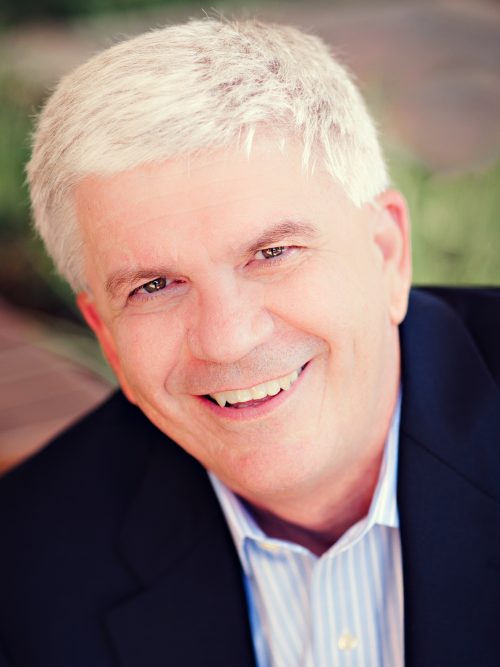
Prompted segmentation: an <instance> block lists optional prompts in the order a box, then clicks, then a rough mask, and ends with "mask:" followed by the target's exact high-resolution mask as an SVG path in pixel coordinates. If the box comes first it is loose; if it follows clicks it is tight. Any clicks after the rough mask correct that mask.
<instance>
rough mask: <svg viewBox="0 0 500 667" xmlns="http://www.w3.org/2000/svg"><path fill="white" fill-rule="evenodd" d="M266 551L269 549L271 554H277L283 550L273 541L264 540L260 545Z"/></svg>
mask: <svg viewBox="0 0 500 667" xmlns="http://www.w3.org/2000/svg"><path fill="white" fill-rule="evenodd" d="M260 546H261V547H262V549H264V551H268V552H269V553H270V554H277V553H279V552H280V551H281V547H280V546H279V545H277V544H273V542H262V544H261V545H260Z"/></svg>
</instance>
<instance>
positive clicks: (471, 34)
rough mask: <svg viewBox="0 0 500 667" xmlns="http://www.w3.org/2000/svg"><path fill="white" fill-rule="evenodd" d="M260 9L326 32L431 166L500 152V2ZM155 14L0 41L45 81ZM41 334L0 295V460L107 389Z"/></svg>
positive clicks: (37, 442) (393, 126)
mask: <svg viewBox="0 0 500 667" xmlns="http://www.w3.org/2000/svg"><path fill="white" fill-rule="evenodd" d="M247 13H249V12H247ZM259 15H260V16H261V17H264V18H266V17H271V18H274V19H277V20H280V21H282V22H289V23H295V24H298V25H303V26H305V27H306V28H310V29H311V30H314V31H316V32H318V33H319V34H321V35H322V36H323V37H325V38H326V39H327V40H328V41H330V42H331V43H332V44H334V45H335V50H336V51H337V52H339V53H340V54H342V56H343V59H344V61H345V62H346V63H348V64H349V66H350V67H351V69H352V70H353V71H354V72H355V73H356V75H357V76H358V78H359V80H360V82H361V85H362V87H363V88H364V89H365V90H366V92H367V93H368V95H369V97H370V98H371V100H372V107H374V108H375V112H376V115H377V116H378V118H379V122H380V125H381V126H382V128H383V132H384V135H389V137H390V138H392V139H394V140H395V141H397V142H399V143H401V144H403V145H404V146H407V147H408V148H409V150H410V151H411V152H413V153H414V154H415V155H416V156H417V157H419V158H420V159H421V160H422V161H424V162H426V163H427V164H429V165H430V166H432V167H433V168H436V169H442V170H456V169H461V168H470V167H471V166H475V165H481V164H484V163H487V162H489V161H491V160H495V159H498V158H499V157H500V122H499V118H500V5H498V4H494V3H489V2H482V1H481V0H470V1H469V2H457V1H455V2H451V1H449V2H433V3H431V2H424V1H420V2H399V3H397V4H396V3H394V2H390V3H388V4H385V5H384V4H380V3H373V2H372V3H369V4H363V3H360V2H356V3H352V5H345V4H343V5H341V6H340V7H338V8H332V6H328V5H326V4H323V5H321V6H319V7H316V8H314V6H312V5H309V4H308V5H307V8H306V5H305V3H301V4H296V3H294V4H287V5H286V6H283V8H281V9H280V8H279V7H278V8H274V9H272V10H271V9H265V10H261V11H259ZM162 19H163V20H164V19H168V20H172V16H171V15H166V16H163V15H161V16H160V15H158V14H155V15H150V16H149V18H148V19H142V21H143V24H141V20H140V19H136V20H135V21H134V22H133V24H130V23H127V24H124V23H122V24H118V23H117V22H116V21H115V23H113V24H105V23H102V24H101V26H100V28H99V30H98V31H97V30H96V26H95V24H87V25H79V26H77V27H74V28H72V29H71V30H65V31H62V30H60V29H56V28H54V29H52V30H51V31H49V32H48V30H47V28H44V29H35V28H33V29H31V30H29V31H26V30H25V31H23V32H19V33H11V34H4V35H3V46H4V48H5V47H6V48H8V49H9V58H10V62H11V64H12V66H13V67H15V68H16V69H17V70H18V71H19V72H22V73H23V75H24V76H26V77H28V78H29V77H33V78H37V79H38V80H40V79H43V81H44V82H45V83H46V84H47V85H48V84H50V83H52V82H53V81H54V80H55V79H56V78H57V77H58V76H59V75H61V74H62V73H63V72H64V70H66V69H68V68H70V67H72V66H73V65H76V64H77V63H78V62H80V61H81V60H83V58H85V57H86V56H87V55H89V54H90V53H92V52H93V51H95V50H96V49H97V48H101V47H103V46H106V45H108V44H109V43H110V39H109V35H113V34H120V33H126V34H133V33H134V32H138V31H140V30H142V29H145V28H146V27H148V25H155V24H158V23H160V22H161V20H162ZM0 56H1V54H0ZM47 335H48V334H47V331H46V330H45V329H44V328H43V327H42V326H40V325H39V324H38V323H36V322H34V321H32V320H30V319H28V318H26V317H25V316H23V315H21V314H19V313H15V312H14V311H13V310H12V309H10V308H9V307H7V306H6V305H5V304H3V303H1V302H0V363H1V368H2V373H1V379H0V470H6V469H7V468H8V467H10V466H12V465H14V464H15V463H16V462H17V461H19V460H21V459H22V458H24V457H26V456H28V455H29V454H30V453H32V452H33V451H35V450H36V449H37V448H38V447H40V446H41V445H42V443H43V442H45V441H46V440H47V439H48V438H49V437H51V436H52V435H53V434H54V433H56V432H57V431H58V430H60V429H61V428H63V427H64V426H65V425H66V424H68V423H69V422H71V421H72V420H73V419H75V418H76V417H77V416H78V415H80V414H81V413H83V412H85V411H87V410H89V409H90V408H91V407H92V406H93V405H95V404H96V403H97V402H99V401H100V400H101V399H102V398H103V397H104V396H105V395H106V394H107V393H108V392H109V391H110V385H109V383H107V382H105V381H104V380H102V379H101V378H99V377H98V376H97V375H95V374H92V373H91V372H90V371H88V370H85V369H84V368H83V367H82V366H81V365H79V364H77V363H75V362H74V361H70V360H69V359H68V358H65V357H63V356H61V355H60V354H57V353H54V352H53V351H49V350H48V349H47V344H46V343H47ZM49 337H50V336H49Z"/></svg>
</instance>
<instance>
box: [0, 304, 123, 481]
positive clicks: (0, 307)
mask: <svg viewBox="0 0 500 667" xmlns="http://www.w3.org/2000/svg"><path fill="white" fill-rule="evenodd" d="M53 336H54V334H53V333H50V332H48V331H47V330H46V329H45V327H44V326H43V325H41V324H40V323H39V322H37V321H36V320H34V319H32V318H28V317H26V316H24V315H22V314H21V313H18V312H16V311H15V310H13V309H12V308H11V307H8V306H7V305H6V304H5V303H3V302H1V301H0V368H1V369H2V372H1V375H0V473H1V472H3V471H5V470H7V469H8V468H9V467H11V466H12V465H14V464H15V463H17V462H18V461H20V460H22V459H23V458H25V457H26V456H29V455H30V454H31V453H33V452H34V451H36V450H37V449H38V448H39V447H40V446H41V445H42V444H43V443H44V442H46V441H47V440H48V439H49V438H50V437H51V436H53V435H54V434H55V433H57V432H58V431H60V430H61V429H63V428H64V427H65V426H67V425H68V424H69V423H71V422H72V421H73V420H74V419H75V418H77V417H78V416H79V415H81V414H82V413H84V412H85V411H87V410H88V409H89V408H90V407H91V406H93V405H95V404H96V403H97V402H99V401H101V400H102V399H103V398H104V397H105V396H106V395H107V394H108V393H109V391H110V389H111V385H110V384H109V383H108V382H106V381H105V380H103V379H101V378H100V377H99V376H98V375H97V374H96V373H92V372H90V371H89V370H87V369H85V368H84V367H83V366H82V365H81V364H78V363H75V362H74V361H71V360H70V359H69V358H68V357H65V356H63V355H62V354H61V353H59V354H58V353H54V352H53V351H50V347H51V345H50V343H51V342H53V340H54V338H53Z"/></svg>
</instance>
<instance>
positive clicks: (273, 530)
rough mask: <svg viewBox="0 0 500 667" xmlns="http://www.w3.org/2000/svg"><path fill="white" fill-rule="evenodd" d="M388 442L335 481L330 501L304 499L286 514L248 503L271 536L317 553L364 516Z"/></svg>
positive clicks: (324, 549) (329, 497)
mask: <svg viewBox="0 0 500 667" xmlns="http://www.w3.org/2000/svg"><path fill="white" fill-rule="evenodd" d="M383 451H384V443H382V445H381V446H380V447H379V448H378V449H377V451H376V452H374V455H373V456H372V457H371V458H370V460H368V461H366V462H365V465H359V466H357V470H355V471H354V474H352V473H351V474H350V475H349V479H346V480H344V481H343V482H342V481H340V480H338V481H337V483H336V484H335V487H334V488H335V493H334V494H333V496H332V494H331V489H330V492H329V494H328V501H324V500H322V499H320V500H319V502H318V500H317V499H316V502H314V503H313V504H312V503H311V502H307V501H306V502H301V503H300V506H299V507H297V508H293V509H292V508H288V510H289V511H288V512H286V513H285V514H286V518H285V516H284V515H282V514H281V513H280V514H279V515H278V514H276V513H273V512H272V511H270V510H268V509H264V508H263V507H258V506H256V505H253V504H250V503H248V502H247V501H245V502H246V505H247V507H248V508H249V510H250V512H251V513H252V515H253V517H254V519H255V520H256V522H257V523H258V525H259V526H260V528H261V529H262V530H263V531H264V532H265V533H266V535H268V536H269V537H274V538H276V539H281V540H287V541H288V542H294V543H295V544H300V545H301V546H303V547H305V548H306V549H309V551H311V552H312V553H314V554H315V555H316V556H321V555H322V554H323V553H325V552H326V551H328V549H329V548H330V547H331V546H332V545H333V544H335V542H336V541H337V540H338V539H339V538H340V537H342V535H343V534H344V533H345V532H346V531H347V530H348V529H349V528H350V527H351V526H353V525H354V524H355V523H357V522H358V521H359V520H361V519H363V518H364V517H365V516H366V515H367V514H368V510H369V508H370V504H371V501H372V498H373V494H374V492H375V487H376V485H377V481H378V477H379V473H380V466H381V462H382V456H383Z"/></svg>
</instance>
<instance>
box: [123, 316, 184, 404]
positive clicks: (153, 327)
mask: <svg viewBox="0 0 500 667" xmlns="http://www.w3.org/2000/svg"><path fill="white" fill-rule="evenodd" d="M168 319H169V318H167V317H166V316H165V315H164V314H160V313H156V314H154V315H151V314H149V315H131V316H128V317H124V318H121V319H120V321H119V322H117V323H116V324H115V326H114V328H113V336H114V341H115V345H116V351H117V355H118V358H119V360H120V367H121V371H122V373H123V375H124V376H125V378H126V380H127V381H128V382H129V383H130V385H131V386H132V387H134V389H136V390H137V389H138V390H139V391H147V392H148V393H149V392H151V391H157V390H161V388H162V387H163V386H164V384H165V381H166V378H167V377H168V375H169V373H170V372H171V370H172V369H173V368H174V366H175V364H176V362H177V360H178V358H179V351H180V345H181V341H182V335H181V334H180V327H179V326H176V322H175V320H174V319H173V318H170V319H171V321H170V322H169V321H168Z"/></svg>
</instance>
